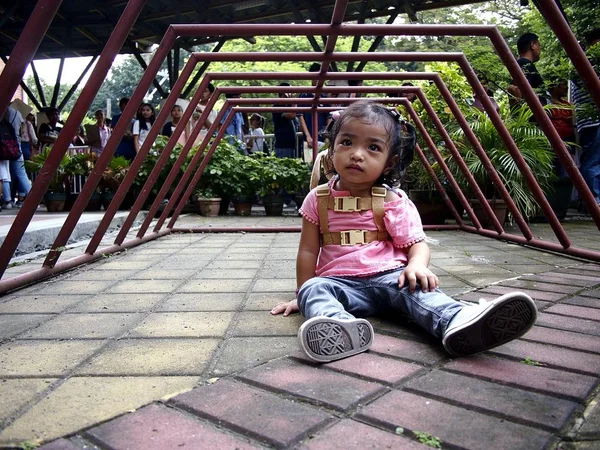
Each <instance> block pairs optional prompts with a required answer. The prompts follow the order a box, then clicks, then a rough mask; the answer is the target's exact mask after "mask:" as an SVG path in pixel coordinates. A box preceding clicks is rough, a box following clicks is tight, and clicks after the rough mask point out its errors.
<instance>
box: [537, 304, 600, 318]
mask: <svg viewBox="0 0 600 450" xmlns="http://www.w3.org/2000/svg"><path fill="white" fill-rule="evenodd" d="M544 312H546V313H550V314H560V315H563V316H571V317H578V318H580V319H588V320H595V321H600V309H593V308H585V307H582V306H571V305H553V306H551V307H550V308H548V309H546V310H545V311H544Z"/></svg>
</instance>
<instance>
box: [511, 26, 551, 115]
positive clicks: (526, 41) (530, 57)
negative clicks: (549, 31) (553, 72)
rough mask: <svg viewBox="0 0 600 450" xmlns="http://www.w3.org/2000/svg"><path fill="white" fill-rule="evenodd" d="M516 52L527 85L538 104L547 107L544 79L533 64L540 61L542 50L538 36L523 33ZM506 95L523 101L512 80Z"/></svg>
mask: <svg viewBox="0 0 600 450" xmlns="http://www.w3.org/2000/svg"><path fill="white" fill-rule="evenodd" d="M517 50H518V51H519V58H518V59H517V63H518V64H519V67H521V70H522V71H523V74H524V75H525V78H527V81H528V82H529V85H530V86H531V87H532V88H533V90H534V91H535V92H536V94H537V95H538V98H539V100H540V103H541V104H542V105H547V104H548V103H550V94H548V91H547V89H546V85H545V83H544V79H543V78H542V76H541V75H540V73H539V72H538V70H537V68H536V67H535V64H534V63H536V62H538V61H539V60H540V54H541V50H542V47H541V45H540V40H539V38H538V36H537V35H536V34H533V33H525V34H524V35H523V36H521V37H520V38H519V40H518V41H517ZM508 93H509V94H511V95H512V96H513V97H514V98H515V99H517V101H518V100H522V99H523V93H522V92H521V90H520V89H519V87H518V86H516V85H515V81H514V80H513V81H511V84H510V86H509V87H508Z"/></svg>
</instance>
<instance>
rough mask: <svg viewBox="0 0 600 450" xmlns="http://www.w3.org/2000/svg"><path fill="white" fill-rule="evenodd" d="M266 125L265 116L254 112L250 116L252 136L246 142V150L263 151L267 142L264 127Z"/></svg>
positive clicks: (250, 151)
mask: <svg viewBox="0 0 600 450" xmlns="http://www.w3.org/2000/svg"><path fill="white" fill-rule="evenodd" d="M264 125H265V118H264V117H263V116H261V115H260V114H252V115H251V116H250V128H251V130H250V135H251V136H250V137H249V138H248V141H247V142H246V150H248V153H260V152H262V151H263V147H264V143H265V138H264V135H265V132H264V131H263V129H262V127H263V126H264Z"/></svg>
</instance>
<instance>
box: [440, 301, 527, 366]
mask: <svg viewBox="0 0 600 450" xmlns="http://www.w3.org/2000/svg"><path fill="white" fill-rule="evenodd" d="M536 318H537V308H536V306H535V303H534V301H533V300H532V299H531V297H529V296H528V295H526V294H523V293H522V292H511V293H509V294H505V295H503V296H501V297H498V298H497V299H496V300H492V301H490V302H488V301H486V300H480V301H479V305H473V306H465V307H464V308H463V309H461V310H460V311H459V312H458V313H457V314H456V315H455V316H454V318H453V319H452V320H451V321H450V324H449V325H448V328H447V329H446V332H445V333H444V337H443V339H442V344H443V345H444V348H445V349H446V351H447V352H448V353H450V354H451V355H453V356H465V355H472V354H475V353H479V352H483V351H485V350H489V349H491V348H494V347H497V346H499V345H502V344H505V343H507V342H509V341H512V340H513V339H516V338H518V337H520V336H523V335H524V334H525V333H526V332H527V331H529V329H530V328H531V327H532V326H533V324H534V323H535V319H536Z"/></svg>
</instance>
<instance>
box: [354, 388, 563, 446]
mask: <svg viewBox="0 0 600 450" xmlns="http://www.w3.org/2000/svg"><path fill="white" fill-rule="evenodd" d="M356 417H357V418H359V419H361V420H364V421H367V422H369V423H373V424H375V425H378V426H382V427H384V428H386V429H389V430H392V431H393V430H395V429H396V428H397V427H402V428H404V429H405V430H407V429H408V430H410V431H413V432H415V431H418V432H425V433H429V434H431V435H433V436H436V437H438V438H439V439H440V440H441V441H442V448H447V447H449V446H456V447H461V448H473V449H476V448H482V445H485V448H486V449H490V450H492V449H500V450H504V449H509V448H510V449H526V448H528V449H529V448H530V449H539V448H545V447H546V446H547V445H548V444H549V443H550V441H551V439H552V435H551V434H550V433H547V432H543V431H540V430H536V429H534V428H531V427H528V426H524V425H520V424H516V423H512V422H509V421H507V420H504V419H500V418H496V417H492V416H488V415H484V414H481V413H478V412H474V411H470V410H467V409H463V408H459V407H456V406H452V405H449V404H446V403H442V402H439V401H436V400H432V399H429V398H426V397H421V396H419V395H415V394H412V393H409V392H402V391H392V392H390V393H388V394H386V395H384V396H382V397H380V398H379V399H377V400H375V401H374V402H372V403H371V404H369V405H367V406H365V407H363V408H361V409H360V410H359V411H358V413H357V414H356ZM440 418H443V419H444V420H440ZM467 424H468V425H467ZM482 439H484V440H485V444H482Z"/></svg>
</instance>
